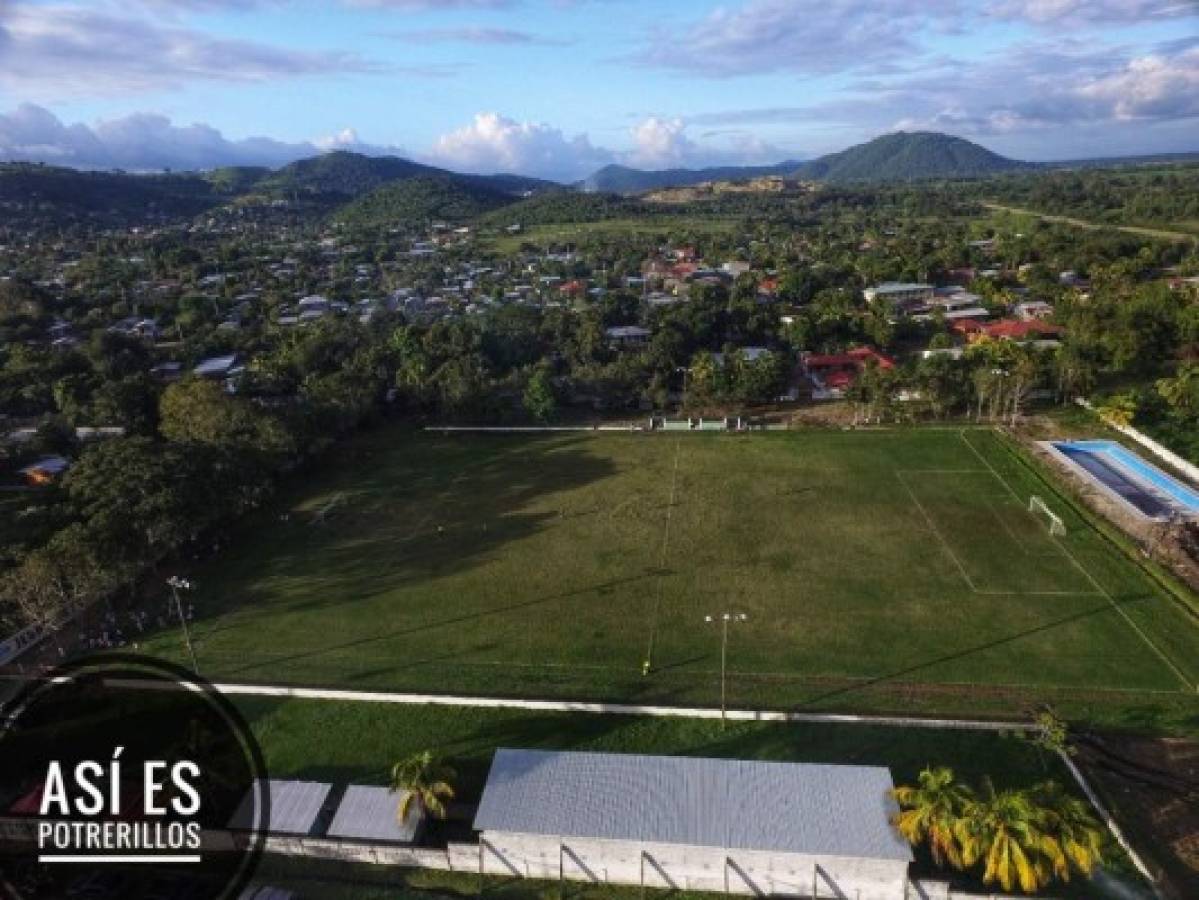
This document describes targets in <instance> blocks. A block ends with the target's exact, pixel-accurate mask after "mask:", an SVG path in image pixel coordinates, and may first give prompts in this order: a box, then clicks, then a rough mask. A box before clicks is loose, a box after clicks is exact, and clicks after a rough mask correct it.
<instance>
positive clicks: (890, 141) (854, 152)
mask: <svg viewBox="0 0 1199 900" xmlns="http://www.w3.org/2000/svg"><path fill="white" fill-rule="evenodd" d="M1031 168H1034V166H1033V164H1031V163H1026V162H1020V161H1018V160H1014V159H1008V158H1007V157H1005V156H1000V155H999V154H998V153H992V152H991V151H990V150H988V149H987V148H986V147H980V146H979V145H978V144H974V143H971V142H970V141H967V140H964V139H963V138H959V137H953V136H952V135H948V134H940V133H939V132H935V131H913V132H907V131H897V132H895V133H894V134H884V135H882V136H881V137H876V138H875V139H874V140H872V141H867V142H866V143H864V144H858V145H856V146H853V147H850V148H849V149H847V150H842V151H840V152H839V153H830V154H828V155H827V156H821V157H819V158H818V159H814V160H811V161H809V162H806V163H804V164H803V165H802V166H800V167H799V168H798V169H797V170H796V172H795V175H796V176H797V177H799V178H805V179H812V180H816V181H910V180H913V179H920V178H962V177H974V176H979V175H994V174H996V173H999V172H1012V171H1016V170H1018V169H1031Z"/></svg>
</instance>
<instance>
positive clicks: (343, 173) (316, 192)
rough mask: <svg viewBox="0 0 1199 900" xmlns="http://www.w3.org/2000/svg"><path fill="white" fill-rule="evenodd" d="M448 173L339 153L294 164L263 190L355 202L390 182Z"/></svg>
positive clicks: (266, 182)
mask: <svg viewBox="0 0 1199 900" xmlns="http://www.w3.org/2000/svg"><path fill="white" fill-rule="evenodd" d="M439 174H444V173H443V172H442V170H441V169H434V168H433V167H432V166H423V165H421V164H420V163H414V162H411V161H410V160H407V159H400V158H399V157H398V156H363V155H362V154H360V153H350V152H347V151H344V150H338V151H336V152H334V153H325V154H322V155H321V156H314V157H311V158H309V159H301V160H298V161H297V162H294V163H290V164H288V165H286V166H284V167H283V168H282V169H279V170H277V171H276V172H274V173H273V174H272V175H270V176H269V177H267V178H264V179H263V180H262V181H261V182H259V184H258V187H259V189H260V190H262V191H264V192H266V193H268V194H274V195H278V196H282V197H287V198H297V199H298V198H311V199H319V200H326V201H329V202H336V201H339V200H340V201H345V200H352V199H354V198H356V197H361V196H362V195H363V194H368V193H370V192H371V191H373V190H375V189H376V188H378V187H382V186H383V185H384V184H387V182H389V181H398V180H400V179H403V178H415V177H416V176H418V175H439Z"/></svg>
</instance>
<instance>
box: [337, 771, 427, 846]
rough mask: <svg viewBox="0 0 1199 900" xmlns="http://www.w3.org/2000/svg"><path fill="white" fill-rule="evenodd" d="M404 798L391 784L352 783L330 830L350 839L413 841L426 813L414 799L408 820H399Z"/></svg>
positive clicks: (388, 841) (394, 842) (406, 818)
mask: <svg viewBox="0 0 1199 900" xmlns="http://www.w3.org/2000/svg"><path fill="white" fill-rule="evenodd" d="M400 800H401V797H400V795H399V794H393V793H392V792H391V791H389V790H388V789H387V788H383V787H367V786H365V785H351V786H350V787H348V788H346V793H345V796H344V797H342V798H341V803H340V804H339V805H338V807H337V814H336V815H335V816H334V817H333V823H332V824H331V825H330V826H329V830H328V832H326V834H327V835H328V837H331V838H342V839H346V840H357V841H377V842H382V843H388V844H411V843H413V842H414V841H415V840H416V837H417V834H418V833H419V831H420V827H421V819H422V815H421V811H420V807H419V806H418V805H417V804H415V803H414V804H413V805H412V806H411V807H409V810H408V815H407V816H405V817H404V821H403V822H401V821H399V816H398V815H397V813H398V812H399V805H400Z"/></svg>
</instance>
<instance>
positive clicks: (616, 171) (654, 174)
mask: <svg viewBox="0 0 1199 900" xmlns="http://www.w3.org/2000/svg"><path fill="white" fill-rule="evenodd" d="M801 165H803V164H802V163H800V162H798V161H795V160H788V161H787V162H781V163H778V164H777V165H773V166H716V167H713V168H708V169H659V170H656V171H646V170H644V169H630V168H629V167H628V166H617V165H611V166H604V168H602V169H600V170H599V171H598V172H595V173H594V174H592V175H591V176H590V177H588V178H586V179H585V180H584V181H581V182H580V183H579V185H578V187H580V188H581V189H582V190H584V191H588V192H591V193H600V192H610V193H615V194H640V193H643V192H645V191H654V190H658V189H660V188H668V187H690V186H692V185H696V184H703V183H704V182H705V181H741V180H742V179H746V178H760V177H762V176H764V175H790V174H792V173H793V172H794V171H795V170H796V169H797V168H799V167H800V166H801Z"/></svg>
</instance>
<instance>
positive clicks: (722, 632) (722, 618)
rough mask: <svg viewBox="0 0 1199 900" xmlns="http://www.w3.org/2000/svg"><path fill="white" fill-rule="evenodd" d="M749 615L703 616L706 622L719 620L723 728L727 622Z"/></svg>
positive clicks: (723, 717) (740, 619)
mask: <svg viewBox="0 0 1199 900" xmlns="http://www.w3.org/2000/svg"><path fill="white" fill-rule="evenodd" d="M748 620H749V616H747V615H746V614H745V613H732V612H726V613H721V614H720V615H719V616H704V621H705V622H707V623H708V624H711V623H713V622H717V621H719V622H720V727H721V728H724V725H725V715H726V704H725V673H726V671H727V669H726V667H725V661H726V660H727V659H728V651H729V623H730V622H746V621H748Z"/></svg>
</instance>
